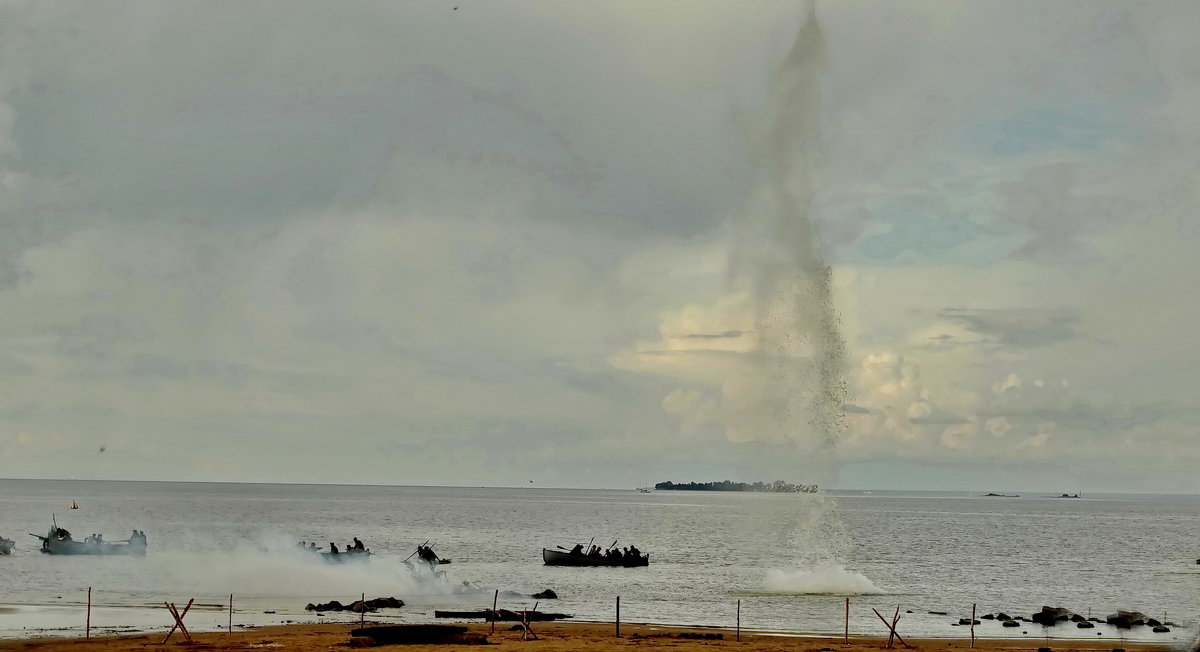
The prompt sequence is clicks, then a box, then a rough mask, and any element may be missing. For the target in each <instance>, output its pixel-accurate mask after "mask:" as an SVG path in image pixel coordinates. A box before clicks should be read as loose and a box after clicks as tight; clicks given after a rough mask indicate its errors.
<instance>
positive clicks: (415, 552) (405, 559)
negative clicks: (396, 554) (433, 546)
mask: <svg viewBox="0 0 1200 652" xmlns="http://www.w3.org/2000/svg"><path fill="white" fill-rule="evenodd" d="M425 543H429V539H425ZM425 543H422V544H421V545H420V546H417V550H420V549H421V546H424V545H425ZM415 554H417V551H416V550H414V551H412V555H409V556H407V557H405V558H404V561H408V560H409V559H412V556H413V555H415Z"/></svg>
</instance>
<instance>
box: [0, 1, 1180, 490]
mask: <svg viewBox="0 0 1200 652" xmlns="http://www.w3.org/2000/svg"><path fill="white" fill-rule="evenodd" d="M816 15H817V20H818V21H819V23H820V26H821V29H822V30H823V34H824V40H825V44H824V47H825V54H824V59H823V62H822V64H821V81H820V90H819V92H818V93H814V94H813V97H812V102H813V103H814V105H815V110H816V112H817V115H819V124H820V152H819V154H814V158H813V161H812V162H811V164H812V169H813V170H814V173H813V181H812V183H813V187H814V189H815V191H814V195H813V196H812V198H811V199H812V204H811V205H812V212H811V215H812V218H813V219H814V221H815V222H816V223H817V226H818V229H819V237H820V243H821V247H822V251H823V255H824V257H825V259H826V260H827V261H828V263H829V264H830V265H831V266H832V270H833V287H834V300H835V310H836V312H837V314H838V316H839V318H840V325H841V332H842V337H843V338H844V340H845V342H846V347H847V355H846V390H847V391H846V402H845V407H844V410H845V412H846V419H845V424H846V429H845V432H844V433H843V435H842V441H841V443H840V445H839V447H838V458H839V459H840V460H841V468H840V475H839V477H838V481H837V483H838V485H839V486H841V487H846V488H924V489H964V490H978V491H988V490H1007V489H1021V488H1032V489H1037V490H1043V491H1059V490H1061V491H1071V492H1074V491H1076V490H1083V491H1085V492H1088V491H1102V490H1129V491H1187V492H1195V491H1200V476H1197V475H1196V473H1195V468H1196V467H1197V465H1198V464H1200V394H1197V389H1198V388H1200V364H1198V363H1200V337H1197V335H1196V331H1197V328H1198V327H1200V298H1198V292H1197V287H1196V286H1197V283H1198V282H1200V120H1197V118H1196V116H1198V115H1200V40H1198V39H1196V38H1195V34H1194V28H1195V26H1196V25H1198V24H1200V3H1194V2H1182V1H1181V2H1167V1H1163V2H1129V1H1126V0H1121V1H1119V2H1106V1H1095V0H1087V1H1069V0H1064V1H1059V2H1022V1H1004V2H1000V1H996V2H962V3H954V2H948V1H946V0H931V1H929V2H918V1H908V2H903V3H874V2H822V3H821V4H819V5H818V6H817V12H816ZM805 20H806V12H805V8H804V7H803V6H802V4H800V3H797V2H767V1H756V2H754V3H749V4H747V3H738V2H725V1H723V0H722V1H712V2H706V1H701V0H686V1H685V0H680V1H678V2H668V1H665V0H662V1H650V2H647V1H646V0H628V1H621V0H606V1H604V2H592V1H578V2H574V1H562V2H506V1H497V0H489V1H487V2H484V1H480V0H447V1H445V2H391V1H387V2H378V3H373V2H365V1H364V2H339V3H329V2H305V1H300V2H296V1H287V2H282V1H280V2H275V1H271V0H267V1H263V2H253V3H246V2H220V1H216V2H202V3H198V2H174V1H165V2H128V1H122V2H19V1H18V2H0V476H3V477H16V478H21V477H74V478H116V479H121V478H129V479H188V480H239V481H299V482H363V483H386V484H456V485H518V484H528V483H529V481H531V480H532V481H533V482H534V486H580V487H632V486H640V485H645V484H649V483H653V482H655V481H661V480H668V479H670V480H675V481H689V480H694V481H706V480H718V479H726V478H729V479H737V480H746V481H753V480H771V479H785V480H789V481H793V482H803V481H805V480H806V477H805V475H806V474H808V473H809V472H810V471H809V470H808V469H806V463H805V460H804V457H805V453H804V448H803V446H799V445H795V443H794V442H789V441H779V440H778V437H777V436H774V435H772V436H766V435H764V434H759V433H756V432H754V431H747V430H744V429H736V428H733V427H732V424H731V422H730V421H731V414H733V413H735V412H736V410H737V406H738V405H742V404H744V402H745V396H744V395H743V394H744V393H745V392H746V391H748V390H747V389H746V388H747V387H750V388H753V387H754V383H753V382H750V383H747V382H746V381H747V380H753V379H747V378H744V377H739V374H743V375H744V372H745V369H744V367H743V366H740V365H739V360H740V359H743V358H744V356H747V355H753V353H754V352H753V350H752V349H753V347H754V346H755V345H754V340H753V338H752V337H749V336H748V335H747V336H746V337H743V336H742V335H744V334H752V333H753V331H754V329H755V321H754V314H753V312H754V309H753V307H752V306H751V305H749V304H751V303H752V300H751V299H750V298H748V297H747V296H745V293H744V292H742V291H739V290H738V289H737V288H736V287H734V286H732V285H731V284H730V282H729V279H730V271H729V267H730V260H731V254H732V252H733V251H734V240H735V239H736V237H735V236H736V232H737V221H738V220H739V219H741V218H743V217H744V216H745V215H746V214H747V213H748V212H753V211H754V210H756V209H755V207H754V204H753V202H752V200H751V198H752V197H753V196H754V194H755V190H756V188H758V187H759V186H760V185H761V184H762V182H763V177H764V173H763V170H762V169H760V167H759V165H758V164H757V163H756V161H760V160H761V157H760V156H756V155H755V149H756V147H757V145H756V142H755V133H756V128H757V127H756V126H757V125H761V124H762V122H763V119H764V117H763V116H764V111H766V110H767V108H768V106H769V104H770V101H771V97H772V79H773V78H774V77H775V73H776V71H777V70H779V66H780V65H781V62H782V61H783V60H784V58H785V57H786V56H787V54H788V52H789V51H790V50H791V49H792V46H793V41H794V40H795V39H796V37H797V34H798V33H801V32H800V27H801V25H802V24H803V23H804V22H805ZM804 428H805V425H804V423H798V424H797V427H796V430H797V432H796V435H795V437H796V439H798V440H804V439H805V438H807V437H809V436H810V433H806V432H802V431H803V430H804Z"/></svg>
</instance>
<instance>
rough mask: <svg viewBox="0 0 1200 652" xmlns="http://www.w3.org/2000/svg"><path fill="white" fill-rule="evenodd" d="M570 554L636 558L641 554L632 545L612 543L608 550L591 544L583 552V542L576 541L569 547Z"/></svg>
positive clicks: (603, 557)
mask: <svg viewBox="0 0 1200 652" xmlns="http://www.w3.org/2000/svg"><path fill="white" fill-rule="evenodd" d="M571 554H572V555H583V556H585V557H595V558H598V559H637V558H639V557H641V556H642V551H641V550H638V549H637V546H634V545H630V546H629V547H628V548H618V547H616V546H615V545H614V546H613V547H611V548H609V549H608V550H604V549H602V548H601V547H600V546H592V547H591V548H589V549H588V551H587V552H584V550H583V544H582V543H577V544H575V547H574V548H571Z"/></svg>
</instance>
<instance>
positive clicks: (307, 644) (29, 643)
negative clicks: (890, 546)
mask: <svg viewBox="0 0 1200 652" xmlns="http://www.w3.org/2000/svg"><path fill="white" fill-rule="evenodd" d="M185 624H186V621H185ZM370 624H371V623H370V622H369V621H368V625H370ZM380 624H387V623H380ZM467 626H468V628H469V632H470V633H472V634H480V635H483V636H486V637H487V640H488V642H489V643H490V644H491V645H492V646H493V647H496V646H499V647H500V648H502V649H511V650H518V649H519V650H528V651H536V652H583V651H599V652H620V651H627V650H631V649H638V650H712V651H713V652H716V651H719V650H739V651H741V650H746V651H751V652H759V651H762V652H767V651H773V650H796V651H798V652H867V651H874V650H879V649H880V648H883V647H884V646H885V645H886V643H887V638H886V637H882V638H880V637H855V636H851V637H850V643H849V644H848V645H847V644H844V643H843V642H842V637H841V636H837V637H827V636H795V635H771V634H765V633H761V632H758V633H747V632H742V635H741V641H740V642H739V641H737V640H735V632H734V631H731V630H726V629H712V628H701V627H667V626H662V625H638V624H622V625H621V637H620V638H617V637H616V636H615V635H614V634H615V632H614V628H613V625H611V624H597V623H562V622H558V623H535V624H534V625H533V626H532V631H533V633H534V634H536V635H537V637H538V639H537V640H522V639H521V632H520V631H512V630H510V629H509V628H510V627H512V624H511V623H497V624H496V631H495V633H491V626H490V625H488V624H478V623H472V624H469V625H467ZM356 627H357V625H350V624H346V623H337V624H323V623H322V624H296V625H280V626H273V627H262V628H257V629H247V630H241V631H234V632H232V634H229V633H227V632H203V633H196V634H192V638H193V640H194V643H193V644H191V645H189V644H186V643H185V642H184V638H183V636H182V635H181V634H180V633H179V632H176V633H175V634H174V635H173V636H172V637H171V640H170V642H169V643H168V644H167V647H168V648H170V647H175V648H181V649H203V650H272V649H278V650H299V651H301V652H309V651H312V650H341V649H349V647H350V638H351V637H350V630H352V629H355V628H356ZM706 634H708V635H714V636H715V635H721V636H723V637H724V638H722V639H703V638H694V637H697V636H703V635H706ZM165 635H166V630H165V629H164V630H162V631H159V632H155V633H152V634H137V635H127V636H107V637H101V638H92V639H91V640H84V639H82V638H73V639H61V638H43V639H24V640H6V641H0V651H9V650H39V651H45V652H50V651H54V650H71V651H72V652H115V651H118V650H140V651H144V650H148V649H155V648H159V649H161V647H160V643H162V640H163V637H164V636H165ZM906 640H907V642H908V644H909V645H910V646H911V647H909V648H907V649H912V650H919V651H924V652H932V651H934V650H938V651H941V650H952V651H958V650H968V649H970V647H971V641H970V639H969V638H938V639H913V640H908V639H906ZM1046 645H1049V647H1050V648H1051V649H1053V650H1055V652H1057V651H1059V650H1071V651H1098V652H1112V650H1113V648H1114V646H1115V645H1116V643H1115V642H1112V641H1110V642H1102V641H1093V640H1077V641H1072V640H1052V641H1050V642H1049V643H1046V642H1045V641H1044V640H1029V639H1025V640H1011V639H976V641H975V648H976V649H982V650H993V651H1000V650H1014V651H1029V652H1036V650H1037V649H1038V648H1039V647H1043V646H1046ZM1120 646H1121V647H1122V648H1124V649H1126V650H1128V652H1151V651H1162V650H1170V649H1172V648H1171V647H1170V645H1167V644H1154V643H1149V642H1136V643H1135V642H1125V643H1121V644H1120ZM379 647H387V648H390V649H404V650H412V651H414V652H419V651H424V650H435V649H440V650H445V649H459V648H461V647H462V646H460V645H453V646H451V645H447V644H438V645H435V644H422V645H403V646H379ZM894 647H895V649H898V650H903V649H906V648H905V646H903V645H901V644H900V643H899V642H896V643H895V645H894Z"/></svg>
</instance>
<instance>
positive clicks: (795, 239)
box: [730, 2, 848, 568]
mask: <svg viewBox="0 0 1200 652" xmlns="http://www.w3.org/2000/svg"><path fill="white" fill-rule="evenodd" d="M824 67H825V48H824V38H823V35H822V33H821V27H820V23H819V22H818V20H817V15H816V7H815V5H814V4H813V3H811V2H810V4H809V6H808V16H807V20H805V22H804V24H803V25H802V26H801V28H800V30H799V32H798V34H797V35H796V39H795V42H794V44H793V46H792V48H791V51H790V52H789V54H788V55H787V57H786V59H785V60H784V61H783V63H782V65H780V67H779V68H778V70H776V71H775V74H774V75H773V76H772V79H771V96H770V103H769V106H768V108H767V111H766V114H767V115H766V120H765V123H764V124H763V125H762V128H761V129H760V131H759V134H758V137H759V138H758V142H757V143H756V158H757V160H758V162H759V163H760V165H761V166H762V167H763V169H764V170H765V177H764V178H763V180H762V183H761V184H760V186H759V187H758V189H757V191H756V192H755V193H754V194H753V195H752V197H751V201H750V204H749V206H748V207H747V209H746V210H745V211H743V214H742V215H741V216H740V218H739V221H738V240H737V244H736V246H735V249H734V251H733V254H732V256H731V261H730V274H731V281H732V283H733V284H735V285H736V286H737V287H738V289H740V290H744V291H748V292H749V294H750V295H751V296H752V297H753V299H754V310H755V328H756V330H757V339H758V346H757V350H756V351H755V352H754V353H753V354H752V355H751V359H752V362H751V365H752V370H751V374H750V375H751V378H752V380H751V383H752V387H750V391H749V392H748V399H746V400H744V401H742V404H741V406H740V409H739V410H738V411H737V414H736V415H735V416H734V420H735V424H734V427H735V428H736V429H737V430H738V431H739V432H744V433H746V434H747V435H749V436H750V438H752V439H755V440H759V441H770V442H777V443H784V442H786V443H788V445H798V446H799V447H800V448H801V453H802V454H801V456H800V457H801V458H802V459H804V460H806V463H805V467H806V468H804V469H803V473H804V474H805V481H806V482H817V483H819V484H820V485H821V486H822V487H827V486H828V485H829V484H830V482H831V481H832V480H833V478H834V473H835V472H836V464H835V462H836V452H837V444H838V440H839V438H840V436H841V433H842V432H843V430H844V429H845V418H844V412H843V405H844V402H845V396H846V383H845V357H846V353H845V343H844V341H843V339H842V335H841V332H840V323H839V319H838V315H837V311H836V310H835V308H834V303H833V293H832V287H831V271H830V267H829V265H828V264H827V263H826V261H825V258H824V256H823V255H822V252H821V243H820V241H819V238H818V234H817V228H816V224H815V222H814V219H813V214H812V205H813V194H814V186H815V183H816V177H817V174H816V172H817V162H818V154H819V151H820V136H821V129H820V120H819V104H820V102H819V90H820V79H821V74H822V72H823V69H824ZM805 498H806V499H805V500H804V501H803V504H804V508H803V509H805V510H806V513H804V514H801V515H798V517H797V518H798V524H797V527H796V528H795V532H794V533H793V536H792V539H793V540H792V543H793V545H794V547H795V548H796V550H797V555H798V556H799V557H800V559H798V560H797V561H798V562H799V563H801V564H802V565H805V566H810V567H821V568H835V567H839V566H840V564H841V563H842V562H843V560H844V556H845V555H844V553H845V550H846V548H847V547H848V543H847V537H846V535H845V531H844V528H843V526H842V524H841V520H840V519H839V518H838V517H837V515H836V512H835V510H834V506H833V503H832V501H831V500H829V499H828V498H827V497H826V496H824V495H820V494H818V495H816V496H808V497H805Z"/></svg>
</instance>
